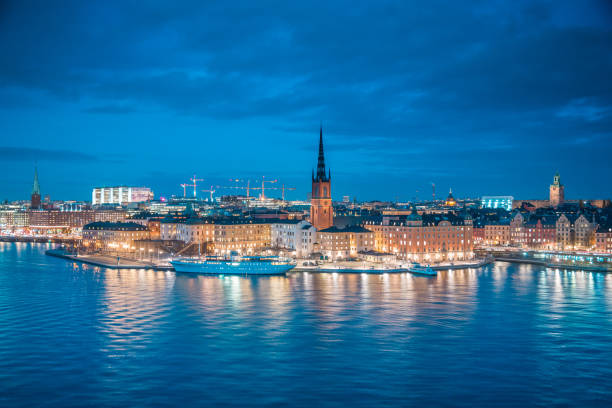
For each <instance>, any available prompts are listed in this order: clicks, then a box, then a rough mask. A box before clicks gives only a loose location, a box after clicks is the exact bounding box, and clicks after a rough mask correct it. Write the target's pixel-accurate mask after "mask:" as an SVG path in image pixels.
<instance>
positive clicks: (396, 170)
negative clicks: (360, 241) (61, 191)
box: [0, 0, 612, 198]
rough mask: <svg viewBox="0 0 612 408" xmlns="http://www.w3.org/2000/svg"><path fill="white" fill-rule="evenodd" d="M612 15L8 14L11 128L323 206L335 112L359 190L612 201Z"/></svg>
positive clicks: (334, 146)
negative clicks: (324, 144)
mask: <svg viewBox="0 0 612 408" xmlns="http://www.w3.org/2000/svg"><path fill="white" fill-rule="evenodd" d="M611 23H612V9H611V6H610V4H609V3H608V2H606V1H585V2H573V1H569V0H568V1H552V0H550V1H548V0H540V1H524V2H522V1H518V2H517V1H493V2H484V1H474V2H469V3H468V2H437V1H433V2H406V1H385V2H377V3H372V2H363V3H362V2H307V3H303V4H302V3H295V2H293V3H287V2H281V1H261V2H256V3H253V2H240V1H239V2H234V3H233V4H232V7H227V5H226V4H225V3H221V2H220V3H212V2H199V1H197V2H196V1H194V2H187V3H182V4H181V5H180V7H179V6H177V5H175V4H171V3H167V2H148V3H147V4H146V5H143V4H142V3H141V2H133V1H122V2H77V1H75V2H66V3H65V4H63V6H62V7H61V8H58V7H53V6H52V5H50V4H49V3H48V2H7V3H5V4H4V6H3V8H2V9H0V49H1V50H2V53H3V56H4V58H3V63H2V64H0V109H3V110H0V115H1V116H2V119H3V120H2V121H1V122H0V123H2V124H0V132H2V134H5V135H8V134H14V133H15V132H18V133H19V134H21V135H27V136H28V137H29V138H30V139H31V140H32V142H35V143H36V144H37V145H42V147H45V148H52V147H55V148H62V149H63V148H69V147H70V148H72V147H73V146H77V147H78V149H79V150H81V151H92V152H95V154H96V155H101V156H105V155H107V154H112V153H113V152H115V151H116V150H120V151H121V152H123V153H125V154H127V155H130V156H131V160H133V161H134V165H135V166H136V167H135V168H137V169H139V171H140V170H141V171H143V173H145V174H146V172H148V171H151V172H152V171H157V170H158V168H157V167H159V166H169V167H172V168H173V172H172V174H179V173H188V172H191V171H192V169H198V171H201V172H202V173H205V174H211V175H213V174H215V175H216V174H218V175H219V177H222V176H221V174H228V175H229V176H235V175H241V174H247V173H250V174H262V173H267V174H274V175H279V174H280V175H287V177H288V182H291V183H293V184H295V185H296V186H297V187H299V188H298V190H297V191H296V197H303V196H305V192H306V191H307V188H308V186H307V182H308V175H309V170H310V167H311V166H312V164H313V163H312V162H313V161H314V159H313V157H314V148H315V146H314V145H315V144H316V132H317V126H318V124H319V121H320V120H323V121H324V123H325V128H326V136H327V137H328V141H329V143H328V148H329V154H328V156H329V159H330V164H332V166H333V168H334V170H335V174H336V175H338V177H335V183H336V184H335V192H338V194H339V195H344V194H351V195H353V194H354V195H357V196H358V197H361V198H375V197H380V198H392V197H395V196H397V195H400V196H402V195H403V196H404V197H405V198H410V197H412V196H413V195H414V194H413V191H415V190H417V189H421V190H422V189H424V188H425V187H424V186H426V185H428V183H429V182H430V181H431V180H432V179H435V181H436V182H437V184H438V185H440V186H443V185H446V186H450V185H453V186H454V187H455V190H456V191H457V192H458V194H459V195H479V194H485V193H491V194H492V193H498V194H500V193H508V194H514V195H517V196H521V195H522V196H525V195H528V196H544V195H545V194H546V184H547V183H548V182H549V179H550V177H551V175H552V174H553V173H554V172H555V171H557V170H559V171H561V172H562V174H563V175H564V179H565V181H566V183H567V184H570V185H571V184H573V188H568V189H567V190H568V194H569V195H570V196H585V195H586V196H601V195H609V193H608V192H609V191H610V188H611V187H612V185H611V182H610V181H609V178H608V177H605V176H604V175H605V174H609V173H610V170H612V168H611V165H610V161H609V160H608V159H607V157H608V156H609V155H610V153H611V152H612V81H610V80H609V73H610V72H612V58H611V57H610V56H611V55H612V30H611V27H612V24H611ZM9 108H10V109H9ZM15 111H18V112H20V114H18V115H15ZM10 112H13V113H12V114H11V113H10ZM81 114H85V115H84V116H83V115H81ZM102 114H103V115H102ZM19 121H22V122H19ZM50 131H51V132H52V134H53V137H52V138H49V132H50ZM88 140H91V141H88ZM113 141H117V142H113ZM11 144H12V143H11ZM58 145H59V147H57V146H58ZM196 152H199V153H200V154H199V155H198V154H196ZM211 152H212V154H211ZM224 155H225V158H224V160H221V159H219V158H218V157H223V156H224ZM164 156H165V157H164ZM284 156H290V157H291V156H294V157H292V158H291V159H287V158H285V157H284ZM188 163H190V164H188ZM126 170H127V168H123V167H121V168H119V167H117V168H106V169H105V177H110V178H112V177H113V175H114V178H115V179H117V182H121V183H123V181H120V180H119V179H121V178H122V177H126V176H125V174H126ZM229 173H231V174H229ZM237 173H240V174H237ZM301 173H303V174H304V178H303V179H300V178H299V176H298V175H299V174H301ZM357 179H359V180H360V181H359V182H356V181H355V180H357ZM160 180H161V179H160ZM584 180H588V181H587V182H584ZM180 181H182V180H177V181H176V182H175V183H174V184H176V183H178V182H180ZM174 184H173V183H172V182H171V181H170V180H168V181H167V182H164V183H163V184H162V185H159V186H153V187H155V188H156V189H157V190H171V189H175V185H174ZM300 190H301V191H300ZM396 190H399V193H398V192H397V191H396ZM408 191H410V192H408ZM75 194H81V195H83V194H82V192H75ZM85 196H86V194H85Z"/></svg>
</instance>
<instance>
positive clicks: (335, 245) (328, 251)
mask: <svg viewBox="0 0 612 408" xmlns="http://www.w3.org/2000/svg"><path fill="white" fill-rule="evenodd" d="M317 239H318V242H319V245H320V247H319V248H320V251H321V253H322V254H323V255H324V256H326V257H327V258H328V259H331V260H338V259H347V258H354V257H357V256H358V254H359V253H360V252H369V251H372V250H374V246H375V245H374V232H372V231H370V230H369V229H366V228H363V227H360V226H347V227H345V228H339V227H336V226H334V227H329V228H326V229H323V230H320V231H318V232H317Z"/></svg>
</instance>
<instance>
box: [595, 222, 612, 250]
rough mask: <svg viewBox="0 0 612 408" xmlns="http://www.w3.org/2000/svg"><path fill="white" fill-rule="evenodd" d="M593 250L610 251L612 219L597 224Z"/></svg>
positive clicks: (611, 246)
mask: <svg viewBox="0 0 612 408" xmlns="http://www.w3.org/2000/svg"><path fill="white" fill-rule="evenodd" d="M595 250H596V251H597V252H603V253H612V220H606V222H604V223H602V224H599V225H598V227H597V231H595Z"/></svg>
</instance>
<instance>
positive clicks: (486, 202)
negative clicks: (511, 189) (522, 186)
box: [480, 196, 514, 211]
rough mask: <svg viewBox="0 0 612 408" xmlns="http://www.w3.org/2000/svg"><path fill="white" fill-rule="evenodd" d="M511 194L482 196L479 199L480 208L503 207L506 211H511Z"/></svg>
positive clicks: (512, 200)
mask: <svg viewBox="0 0 612 408" xmlns="http://www.w3.org/2000/svg"><path fill="white" fill-rule="evenodd" d="M513 202H514V197H512V196H483V197H482V198H481V200H480V208H493V209H496V208H503V209H505V210H506V211H512V203H513Z"/></svg>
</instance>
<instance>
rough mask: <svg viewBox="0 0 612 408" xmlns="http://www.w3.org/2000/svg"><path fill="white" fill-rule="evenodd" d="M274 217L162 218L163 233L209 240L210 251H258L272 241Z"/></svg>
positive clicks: (182, 238)
mask: <svg viewBox="0 0 612 408" xmlns="http://www.w3.org/2000/svg"><path fill="white" fill-rule="evenodd" d="M271 225H272V223H271V222H270V221H257V220H247V219H214V218H188V219H180V218H167V219H164V220H162V221H161V224H160V237H161V239H162V240H164V241H172V240H178V241H182V242H184V243H187V244H191V243H195V244H205V246H206V249H207V250H208V251H209V252H214V253H216V254H229V253H230V252H232V251H235V252H238V253H239V254H254V253H257V252H258V251H261V250H263V249H264V248H269V247H270V245H271Z"/></svg>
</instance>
